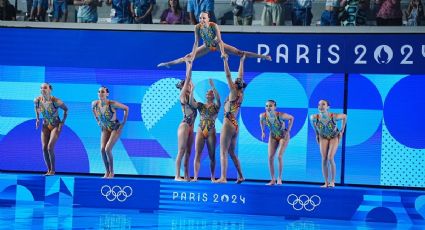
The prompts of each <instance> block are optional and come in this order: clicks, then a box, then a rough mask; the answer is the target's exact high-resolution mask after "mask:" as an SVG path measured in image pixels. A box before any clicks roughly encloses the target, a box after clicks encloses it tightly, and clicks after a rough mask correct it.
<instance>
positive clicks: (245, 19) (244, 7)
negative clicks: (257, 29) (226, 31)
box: [232, 0, 254, 26]
mask: <svg viewBox="0 0 425 230" xmlns="http://www.w3.org/2000/svg"><path fill="white" fill-rule="evenodd" d="M232 5H233V9H234V10H233V15H234V16H233V24H234V25H235V26H250V25H252V18H253V17H254V1H253V0H232Z"/></svg>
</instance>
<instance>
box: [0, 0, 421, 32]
mask: <svg viewBox="0 0 425 230" xmlns="http://www.w3.org/2000/svg"><path fill="white" fill-rule="evenodd" d="M27 1H28V3H27V4H28V6H27V8H28V15H27V20H28V21H52V22H59V21H63V22H66V21H67V16H68V13H69V12H68V10H67V9H68V4H73V5H75V6H76V9H77V15H76V21H77V22H79V23H96V22H98V13H97V9H98V7H102V6H103V4H106V5H107V6H110V7H111V11H110V17H111V23H125V24H152V23H153V18H152V12H153V9H154V7H155V4H156V0H27ZM229 1H230V4H231V7H232V14H233V22H234V25H245V26H248V25H252V23H253V18H254V3H255V2H261V3H263V5H264V7H263V10H262V14H261V24H262V25H264V26H281V25H285V17H288V15H287V14H290V18H291V21H292V25H294V26H310V25H311V24H312V19H313V13H312V6H313V0H260V1H254V0H229ZM288 1H290V2H288ZM409 1H410V2H409V4H408V6H407V9H402V7H401V0H323V11H322V13H321V17H320V25H321V26H337V25H342V26H359V25H366V24H367V21H368V15H370V14H371V13H373V14H374V18H375V22H376V23H375V24H376V25H378V26H401V25H403V20H404V24H405V25H408V26H418V25H421V21H423V20H424V19H425V16H424V10H423V4H422V2H421V0H409ZM316 3H317V2H316ZM285 4H290V5H291V8H292V9H291V12H285ZM371 4H373V5H372V7H371ZM316 6H317V4H316ZM371 11H372V12H371ZM201 12H208V13H209V14H210V15H211V21H213V22H216V21H217V19H216V16H215V14H214V0H188V1H187V6H185V7H184V6H182V5H181V4H180V2H179V0H168V8H167V9H165V10H164V11H163V12H162V14H161V17H160V20H159V22H160V23H161V24H192V25H195V24H197V23H198V20H199V19H198V15H200V13H201ZM316 12H317V11H316ZM16 14H17V13H16V9H15V6H14V5H12V4H11V3H10V2H9V0H0V20H4V21H13V20H16ZM316 16H318V15H316ZM422 24H423V23H422Z"/></svg>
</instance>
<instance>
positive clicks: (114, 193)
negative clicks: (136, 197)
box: [100, 185, 133, 202]
mask: <svg viewBox="0 0 425 230" xmlns="http://www.w3.org/2000/svg"><path fill="white" fill-rule="evenodd" d="M100 193H101V194H102V196H104V197H105V198H106V199H107V200H108V201H110V202H112V201H114V200H118V201H119V202H124V201H126V200H127V198H129V197H130V196H131V195H133V189H132V188H131V187H130V186H124V187H123V188H121V187H120V186H118V185H115V186H114V187H112V188H111V187H110V186H109V185H104V186H102V188H101V189H100Z"/></svg>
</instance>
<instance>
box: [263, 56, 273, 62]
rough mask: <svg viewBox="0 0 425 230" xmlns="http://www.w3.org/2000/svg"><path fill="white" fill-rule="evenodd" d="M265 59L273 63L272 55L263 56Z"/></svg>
mask: <svg viewBox="0 0 425 230" xmlns="http://www.w3.org/2000/svg"><path fill="white" fill-rule="evenodd" d="M263 59H264V60H267V61H272V56H270V55H267V56H263Z"/></svg>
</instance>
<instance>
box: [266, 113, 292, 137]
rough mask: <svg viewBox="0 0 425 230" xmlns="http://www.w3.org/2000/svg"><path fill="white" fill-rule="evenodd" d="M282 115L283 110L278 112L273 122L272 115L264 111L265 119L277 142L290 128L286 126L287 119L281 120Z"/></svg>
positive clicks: (271, 134)
mask: <svg viewBox="0 0 425 230" xmlns="http://www.w3.org/2000/svg"><path fill="white" fill-rule="evenodd" d="M281 115H282V113H281V112H276V117H275V119H274V122H273V123H272V122H271V121H270V117H269V116H267V113H263V116H262V117H263V121H264V122H265V123H266V126H267V127H268V128H269V130H270V136H271V137H272V138H273V139H275V140H276V141H277V142H279V141H280V140H281V139H283V138H284V137H285V135H286V133H287V132H288V130H287V129H286V128H285V121H282V120H281V117H280V116H281Z"/></svg>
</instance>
